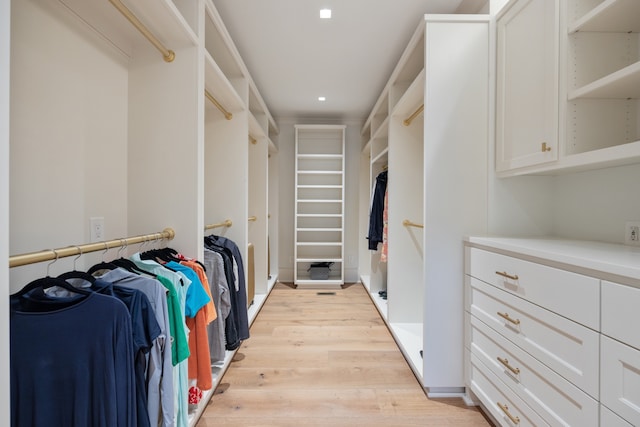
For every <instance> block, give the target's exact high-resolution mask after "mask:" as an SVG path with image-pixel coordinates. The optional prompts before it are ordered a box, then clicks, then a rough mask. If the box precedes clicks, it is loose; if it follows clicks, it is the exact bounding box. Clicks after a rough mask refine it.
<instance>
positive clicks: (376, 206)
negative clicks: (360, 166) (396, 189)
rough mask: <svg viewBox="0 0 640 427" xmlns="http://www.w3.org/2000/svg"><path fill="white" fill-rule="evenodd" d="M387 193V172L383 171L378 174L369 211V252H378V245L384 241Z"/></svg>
mask: <svg viewBox="0 0 640 427" xmlns="http://www.w3.org/2000/svg"><path fill="white" fill-rule="evenodd" d="M386 191H387V171H382V172H380V173H379V174H378V176H377V177H376V181H375V188H374V191H373V196H372V198H371V208H370V211H369V233H368V234H367V239H368V240H369V250H371V251H377V250H378V243H382V241H383V237H382V234H383V228H384V219H383V211H384V195H385V193H386Z"/></svg>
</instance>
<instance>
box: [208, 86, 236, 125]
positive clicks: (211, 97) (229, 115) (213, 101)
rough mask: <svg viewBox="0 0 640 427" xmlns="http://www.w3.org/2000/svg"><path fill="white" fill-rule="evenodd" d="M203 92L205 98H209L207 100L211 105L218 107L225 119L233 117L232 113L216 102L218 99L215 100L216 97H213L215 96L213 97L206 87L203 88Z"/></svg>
mask: <svg viewBox="0 0 640 427" xmlns="http://www.w3.org/2000/svg"><path fill="white" fill-rule="evenodd" d="M204 94H205V96H206V97H207V98H209V101H211V103H212V104H213V105H215V106H216V107H217V108H218V110H220V112H221V113H222V114H224V118H225V119H227V120H231V119H232V118H233V114H231V113H230V112H228V111H227V110H226V109H225V108H224V107H223V106H222V104H220V103H219V102H218V100H217V99H215V98H214V97H213V95H211V94H210V93H209V91H208V90H206V89H205V90H204Z"/></svg>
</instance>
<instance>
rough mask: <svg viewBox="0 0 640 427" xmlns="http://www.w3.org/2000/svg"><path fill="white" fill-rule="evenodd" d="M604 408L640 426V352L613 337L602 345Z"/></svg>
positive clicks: (605, 339) (603, 341)
mask: <svg viewBox="0 0 640 427" xmlns="http://www.w3.org/2000/svg"><path fill="white" fill-rule="evenodd" d="M601 351H602V354H601V356H600V360H601V369H600V381H601V396H600V401H601V402H602V404H603V405H605V406H606V407H608V408H609V409H611V410H612V411H613V412H615V413H616V414H618V415H620V416H621V417H622V418H624V419H625V420H626V421H627V422H629V423H631V425H634V426H640V351H638V350H636V349H635V348H632V347H629V346H628V345H624V344H622V343H620V342H618V341H615V340H612V339H611V338H609V337H606V336H604V335H603V336H602V341H601Z"/></svg>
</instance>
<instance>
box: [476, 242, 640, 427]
mask: <svg viewBox="0 0 640 427" xmlns="http://www.w3.org/2000/svg"><path fill="white" fill-rule="evenodd" d="M466 246H467V247H466V253H467V259H466V264H465V265H466V266H465V269H466V273H467V275H466V279H465V296H466V298H465V299H466V304H465V307H466V310H467V313H466V315H465V324H466V326H465V327H466V331H465V342H466V352H467V355H466V356H465V361H466V362H465V363H466V368H465V371H466V372H467V378H466V381H467V386H468V388H469V390H470V391H471V392H473V395H475V397H476V398H478V399H479V400H480V402H481V403H482V404H483V405H484V406H485V408H487V410H488V411H489V412H490V413H491V414H492V415H493V417H494V418H495V419H496V420H497V421H498V423H499V424H500V425H504V426H511V425H513V424H517V423H516V422H515V421H514V420H513V418H511V419H510V418H509V416H508V415H506V412H505V411H504V410H502V409H500V406H499V405H498V402H500V403H501V404H502V405H504V402H503V401H504V399H506V397H512V395H515V397H517V398H518V399H519V400H518V399H515V398H513V399H512V400H511V402H510V404H507V405H508V406H509V408H510V409H509V413H510V414H511V415H512V416H516V417H518V418H519V419H520V420H521V424H522V422H523V421H522V420H525V421H524V424H525V425H526V423H527V422H530V421H529V420H530V419H533V418H534V416H539V417H540V419H541V422H542V425H546V424H549V425H580V426H602V427H609V426H629V425H640V411H639V410H638V408H639V407H640V375H639V374H638V373H639V372H640V348H639V347H640V339H638V337H637V334H636V333H635V332H634V331H635V330H634V328H633V325H635V324H637V321H638V319H639V317H638V314H637V307H638V304H639V303H640V287H638V286H639V285H640V268H639V267H638V265H637V259H638V256H640V249H638V248H629V247H628V246H622V245H615V244H604V243H596V242H585V241H567V240H560V239H518V238H491V237H470V238H468V240H467V242H466ZM611 277H616V278H618V279H619V280H620V281H621V283H613V282H611V281H609V280H607V279H608V278H611ZM583 305H584V306H583ZM581 306H583V307H581Z"/></svg>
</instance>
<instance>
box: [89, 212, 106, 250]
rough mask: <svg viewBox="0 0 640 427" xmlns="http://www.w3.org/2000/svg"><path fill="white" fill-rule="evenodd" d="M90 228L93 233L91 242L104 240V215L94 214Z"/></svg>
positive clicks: (90, 220)
mask: <svg viewBox="0 0 640 427" xmlns="http://www.w3.org/2000/svg"><path fill="white" fill-rule="evenodd" d="M89 230H90V233H91V238H90V239H91V243H94V242H101V241H103V240H104V217H101V216H94V217H91V218H89Z"/></svg>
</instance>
